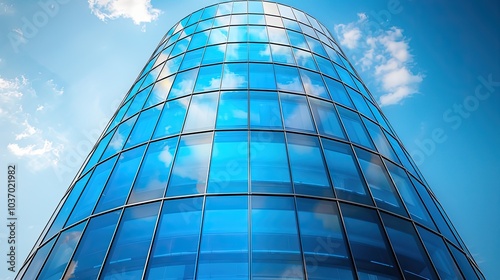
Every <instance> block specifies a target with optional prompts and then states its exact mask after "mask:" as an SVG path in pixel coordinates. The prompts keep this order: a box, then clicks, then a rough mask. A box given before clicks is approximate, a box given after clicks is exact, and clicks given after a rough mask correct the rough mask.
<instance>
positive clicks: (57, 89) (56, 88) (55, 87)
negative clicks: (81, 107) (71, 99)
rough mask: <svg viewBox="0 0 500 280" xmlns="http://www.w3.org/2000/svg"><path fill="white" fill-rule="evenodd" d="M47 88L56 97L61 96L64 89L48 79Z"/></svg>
mask: <svg viewBox="0 0 500 280" xmlns="http://www.w3.org/2000/svg"><path fill="white" fill-rule="evenodd" d="M47 86H48V87H49V88H50V89H51V90H52V91H53V92H54V93H55V94H56V95H63V93H64V88H63V87H59V86H58V85H57V84H56V83H55V82H54V80H52V79H50V80H48V81H47Z"/></svg>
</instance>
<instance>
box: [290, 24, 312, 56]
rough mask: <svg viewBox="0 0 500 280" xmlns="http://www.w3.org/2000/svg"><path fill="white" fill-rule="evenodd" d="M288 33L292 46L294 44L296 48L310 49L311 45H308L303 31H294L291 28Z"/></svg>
mask: <svg viewBox="0 0 500 280" xmlns="http://www.w3.org/2000/svg"><path fill="white" fill-rule="evenodd" d="M286 33H287V34H288V39H290V45H291V46H293V47H295V48H301V49H305V50H309V47H308V46H307V42H306V39H305V38H304V35H302V33H299V32H294V31H290V30H287V31H286ZM309 55H310V54H309ZM311 59H312V57H311Z"/></svg>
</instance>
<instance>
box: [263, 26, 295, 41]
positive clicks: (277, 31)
mask: <svg viewBox="0 0 500 280" xmlns="http://www.w3.org/2000/svg"><path fill="white" fill-rule="evenodd" d="M267 32H268V34H269V41H270V42H272V43H278V44H285V45H289V44H290V43H288V38H287V36H286V32H285V30H284V29H281V28H277V27H269V26H267Z"/></svg>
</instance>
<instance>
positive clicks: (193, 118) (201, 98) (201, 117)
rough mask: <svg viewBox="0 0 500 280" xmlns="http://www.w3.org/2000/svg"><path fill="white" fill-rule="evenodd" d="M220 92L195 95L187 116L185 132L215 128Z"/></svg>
mask: <svg viewBox="0 0 500 280" xmlns="http://www.w3.org/2000/svg"><path fill="white" fill-rule="evenodd" d="M218 99H219V93H218V92H212V93H205V94H198V95H194V96H193V98H192V100H191V104H190V105H189V110H188V113H187V117H186V124H185V125H184V130H183V131H184V132H190V131H200V130H206V129H213V128H214V127H215V118H216V112H217V101H218Z"/></svg>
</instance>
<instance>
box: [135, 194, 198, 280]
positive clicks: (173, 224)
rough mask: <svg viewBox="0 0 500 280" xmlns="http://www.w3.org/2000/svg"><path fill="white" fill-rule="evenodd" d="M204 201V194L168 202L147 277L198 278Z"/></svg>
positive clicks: (160, 279) (151, 279)
mask: <svg viewBox="0 0 500 280" xmlns="http://www.w3.org/2000/svg"><path fill="white" fill-rule="evenodd" d="M202 205H203V198H201V197H197V198H188V199H176V200H167V201H165V202H164V204H163V209H162V213H161V218H160V222H159V224H158V229H157V231H156V237H155V240H154V243H153V248H152V250H151V255H150V258H149V263H148V269H147V270H146V273H147V274H146V277H145V278H146V279H150V280H167V279H168V280H170V279H194V270H195V262H196V253H197V251H198V240H199V237H200V224H201V209H202Z"/></svg>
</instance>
